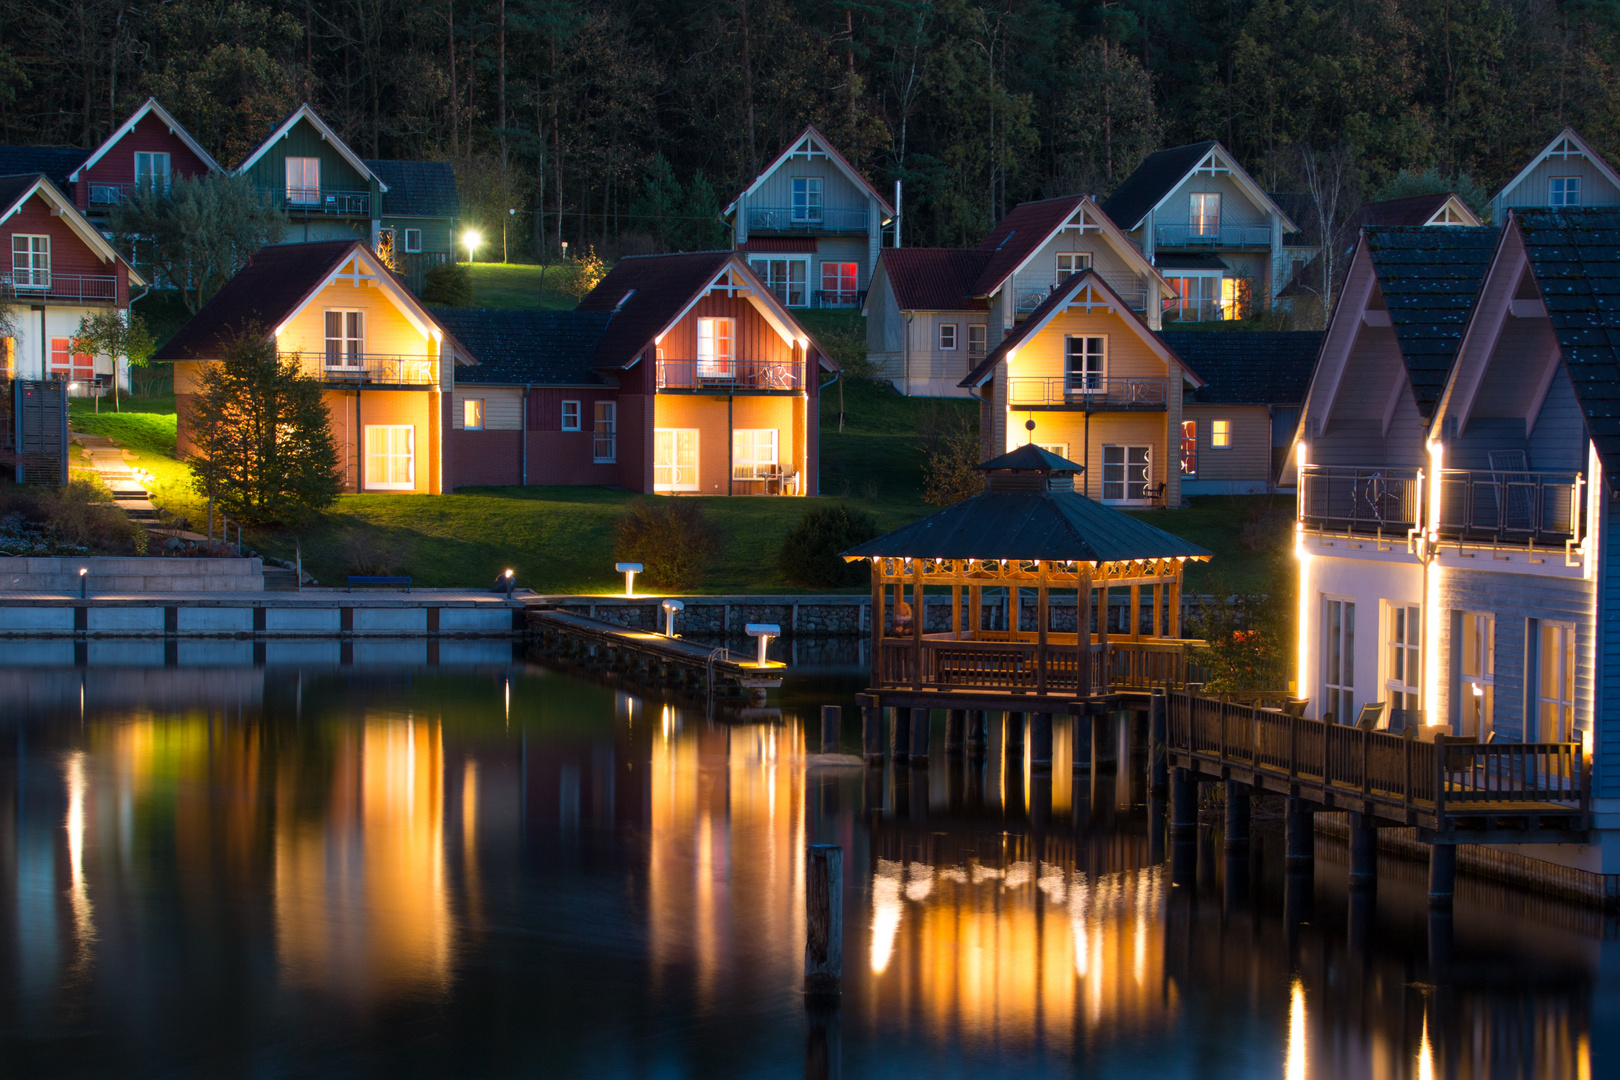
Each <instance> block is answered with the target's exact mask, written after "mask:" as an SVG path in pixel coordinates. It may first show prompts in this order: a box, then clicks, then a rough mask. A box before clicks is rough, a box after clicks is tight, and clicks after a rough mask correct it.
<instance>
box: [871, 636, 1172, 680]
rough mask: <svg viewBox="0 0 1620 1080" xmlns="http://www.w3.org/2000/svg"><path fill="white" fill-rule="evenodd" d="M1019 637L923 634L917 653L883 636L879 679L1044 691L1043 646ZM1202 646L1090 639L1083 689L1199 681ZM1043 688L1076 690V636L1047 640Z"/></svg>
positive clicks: (909, 644)
mask: <svg viewBox="0 0 1620 1080" xmlns="http://www.w3.org/2000/svg"><path fill="white" fill-rule="evenodd" d="M1022 637H1023V635H1019V638H1022ZM1029 637H1030V638H1033V635H1029ZM1019 638H1013V637H1011V636H1010V635H1009V636H1008V637H1007V638H1005V639H1003V640H970V639H962V640H959V639H957V638H955V637H939V636H929V637H925V638H923V639H922V643H921V648H920V649H919V648H918V643H917V642H916V641H914V640H913V639H911V638H892V637H891V638H884V639H882V641H881V642H880V644H879V651H878V681H879V684H880V685H881V686H886V687H899V688H905V687H916V686H921V687H922V688H923V689H928V690H968V689H974V690H992V691H1019V692H1031V691H1035V690H1037V689H1040V688H1041V686H1042V685H1043V680H1042V678H1041V663H1040V658H1041V646H1040V643H1039V642H1038V641H1035V640H1020V639H1019ZM1202 645H1203V642H1201V641H1193V640H1181V639H1156V640H1152V641H1110V642H1108V643H1107V644H1106V645H1104V644H1102V643H1101V642H1098V641H1092V642H1091V643H1089V644H1088V645H1087V646H1086V662H1087V664H1088V667H1089V669H1090V678H1089V680H1088V682H1087V685H1088V687H1089V688H1090V689H1091V690H1092V691H1100V690H1102V689H1104V688H1107V689H1109V690H1146V689H1149V688H1151V687H1154V686H1165V685H1170V686H1185V685H1186V684H1187V683H1189V682H1202V681H1204V674H1203V665H1202V664H1201V663H1200V662H1199V660H1198V651H1199V649H1200V647H1201V646H1202ZM919 664H920V665H921V667H920V670H919ZM1105 675H1106V679H1105V678H1104V676H1105ZM1044 686H1045V689H1046V691H1047V692H1049V693H1058V694H1062V693H1069V694H1073V693H1077V692H1078V691H1079V689H1080V650H1079V648H1078V646H1077V644H1076V641H1075V635H1073V634H1061V635H1060V634H1053V635H1051V636H1050V637H1049V638H1048V639H1047V644H1046V677H1045V679H1044Z"/></svg>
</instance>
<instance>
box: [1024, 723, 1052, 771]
mask: <svg viewBox="0 0 1620 1080" xmlns="http://www.w3.org/2000/svg"><path fill="white" fill-rule="evenodd" d="M1029 763H1030V767H1031V768H1034V769H1038V770H1048V771H1050V769H1051V768H1052V714H1051V713H1044V712H1040V713H1031V714H1030V721H1029Z"/></svg>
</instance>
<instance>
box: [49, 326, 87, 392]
mask: <svg viewBox="0 0 1620 1080" xmlns="http://www.w3.org/2000/svg"><path fill="white" fill-rule="evenodd" d="M47 377H48V378H52V379H60V380H62V381H63V382H94V381H95V377H96V358H95V357H94V356H91V355H90V354H89V353H76V352H74V351H73V339H72V338H65V337H59V338H51V370H50V372H49V374H48V376H47Z"/></svg>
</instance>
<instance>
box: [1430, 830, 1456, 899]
mask: <svg viewBox="0 0 1620 1080" xmlns="http://www.w3.org/2000/svg"><path fill="white" fill-rule="evenodd" d="M1456 888H1457V847H1456V845H1455V844H1430V845H1429V906H1430V907H1431V908H1438V909H1440V910H1442V911H1445V910H1450V908H1451V897H1452V893H1453V892H1455V891H1456Z"/></svg>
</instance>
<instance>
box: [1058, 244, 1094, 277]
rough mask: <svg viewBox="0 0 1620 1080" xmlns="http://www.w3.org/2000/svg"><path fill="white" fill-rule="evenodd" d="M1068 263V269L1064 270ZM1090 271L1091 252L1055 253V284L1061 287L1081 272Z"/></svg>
mask: <svg viewBox="0 0 1620 1080" xmlns="http://www.w3.org/2000/svg"><path fill="white" fill-rule="evenodd" d="M1064 263H1068V264H1069V265H1068V268H1067V269H1065V268H1064V265H1063V264H1064ZM1090 269H1091V252H1089V251H1060V252H1058V253H1057V284H1059V285H1062V284H1063V283H1064V282H1065V281H1067V280H1069V279H1070V278H1071V277H1073V276H1074V275H1076V274H1078V273H1080V271H1082V270H1090Z"/></svg>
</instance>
